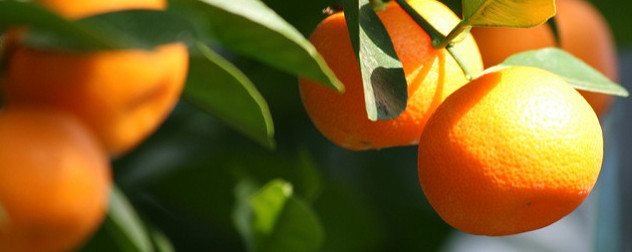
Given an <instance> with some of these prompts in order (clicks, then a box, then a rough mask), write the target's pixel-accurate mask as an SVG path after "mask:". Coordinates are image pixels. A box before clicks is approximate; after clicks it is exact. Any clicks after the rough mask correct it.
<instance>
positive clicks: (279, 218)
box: [233, 180, 323, 251]
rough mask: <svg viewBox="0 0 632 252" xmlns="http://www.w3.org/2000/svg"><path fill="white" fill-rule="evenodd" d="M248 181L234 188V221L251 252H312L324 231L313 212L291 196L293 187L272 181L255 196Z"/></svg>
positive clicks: (317, 245) (320, 241) (285, 183)
mask: <svg viewBox="0 0 632 252" xmlns="http://www.w3.org/2000/svg"><path fill="white" fill-rule="evenodd" d="M252 188H253V185H252V184H251V183H248V182H247V181H245V182H242V183H240V184H239V185H238V187H237V196H238V199H237V200H238V201H237V207H236V210H235V212H234V215H233V220H234V221H235V224H236V226H237V228H238V230H240V233H241V234H242V236H244V240H245V241H246V242H247V243H248V245H249V246H248V247H249V248H250V249H251V250H252V251H313V250H316V249H318V247H320V245H321V244H322V242H323V230H322V227H321V225H320V222H319V221H318V219H317V218H316V215H315V214H314V212H313V210H312V209H311V208H310V207H309V206H308V205H307V204H305V203H304V202H303V201H301V200H299V199H297V198H295V197H294V196H293V191H292V185H291V184H289V183H287V182H285V181H283V180H273V181H271V182H269V183H268V184H266V185H265V186H264V187H263V188H261V189H260V190H259V191H257V192H255V193H248V192H249V191H252Z"/></svg>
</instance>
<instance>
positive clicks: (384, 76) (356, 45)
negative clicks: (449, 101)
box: [343, 0, 408, 121]
mask: <svg viewBox="0 0 632 252" xmlns="http://www.w3.org/2000/svg"><path fill="white" fill-rule="evenodd" d="M343 4H344V9H345V19H346V21H347V27H348V29H349V35H350V38H351V44H352V45H353V49H354V51H355V54H356V56H357V58H358V62H359V64H360V71H361V72H362V82H363V86H364V99H365V104H366V111H367V115H368V118H369V119H370V120H372V121H375V120H389V119H393V118H396V117H398V116H399V115H400V114H401V113H402V112H404V110H406V102H407V100H408V90H407V88H408V85H407V84H406V76H405V74H404V68H403V66H402V63H401V62H400V61H399V59H398V58H397V54H396V53H395V48H394V47H393V43H392V42H391V38H390V37H389V35H388V32H387V31H386V28H385V27H384V24H382V21H380V19H379V17H378V16H377V14H376V13H375V11H374V10H373V7H372V6H371V4H370V3H369V0H344V1H343Z"/></svg>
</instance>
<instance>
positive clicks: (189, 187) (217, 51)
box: [0, 0, 629, 251]
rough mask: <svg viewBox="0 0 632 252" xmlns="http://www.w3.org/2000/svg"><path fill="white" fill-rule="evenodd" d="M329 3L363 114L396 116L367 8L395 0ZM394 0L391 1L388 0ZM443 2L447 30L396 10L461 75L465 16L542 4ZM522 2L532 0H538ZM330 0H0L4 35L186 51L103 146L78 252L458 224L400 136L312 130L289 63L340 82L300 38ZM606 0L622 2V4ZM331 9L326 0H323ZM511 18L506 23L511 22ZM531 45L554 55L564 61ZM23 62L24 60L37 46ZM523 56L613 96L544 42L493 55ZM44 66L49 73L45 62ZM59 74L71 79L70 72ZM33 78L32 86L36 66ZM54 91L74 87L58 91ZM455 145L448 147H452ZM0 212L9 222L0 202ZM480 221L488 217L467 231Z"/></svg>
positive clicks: (413, 232)
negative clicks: (166, 92) (170, 88)
mask: <svg viewBox="0 0 632 252" xmlns="http://www.w3.org/2000/svg"><path fill="white" fill-rule="evenodd" d="M428 1H429V0H428ZM47 2H51V3H54V2H55V1H47ZM90 2H97V1H90ZM342 2H343V3H344V7H345V17H346V23H347V25H348V26H347V28H348V31H349V34H350V35H351V36H350V38H351V39H350V43H351V48H352V49H353V54H354V56H355V57H357V59H356V61H357V62H358V63H359V64H358V65H357V71H359V74H360V76H361V78H360V79H361V82H360V83H359V85H362V87H361V88H362V89H363V90H364V92H363V95H364V103H365V109H366V116H367V119H368V120H369V121H371V120H372V121H388V120H391V119H393V118H397V117H398V116H399V115H400V113H402V112H403V111H404V109H405V108H406V107H407V103H408V98H407V96H408V95H409V94H407V93H408V90H406V85H407V81H408V80H407V79H406V76H405V75H404V74H403V73H404V72H406V71H407V70H406V68H407V66H406V65H404V66H402V64H406V60H405V59H401V60H402V62H400V61H399V60H400V59H399V58H398V56H400V55H398V54H399V53H400V52H399V51H398V50H397V48H395V49H394V50H393V48H392V46H393V45H395V46H397V42H396V41H395V39H394V41H393V44H391V43H390V40H391V39H390V37H389V35H390V34H388V33H387V32H386V30H388V27H386V28H387V29H382V28H380V27H381V22H380V21H379V19H378V18H377V16H379V15H381V14H377V15H376V13H381V12H380V11H382V10H383V9H384V8H388V7H387V4H395V3H394V1H391V3H388V1H371V3H372V5H369V1H368V0H367V1H364V0H362V1H357V2H356V1H342ZM397 2H398V4H399V5H405V2H404V1H399V0H398V1H397ZM443 2H444V3H446V4H447V5H448V6H450V7H452V8H453V9H454V10H455V13H457V14H460V18H461V19H462V20H469V21H463V22H461V23H460V25H457V26H455V27H456V29H454V30H453V31H454V32H452V33H450V29H446V28H440V27H437V28H439V30H440V31H441V32H442V33H439V32H437V31H436V30H434V27H433V26H432V25H429V24H428V23H427V22H426V20H425V18H427V17H424V16H423V15H422V16H418V15H417V14H419V13H417V12H416V11H414V9H413V11H410V9H408V10H407V13H406V14H407V15H408V17H405V18H406V19H408V18H409V20H413V21H414V23H416V24H418V25H419V26H420V27H422V29H423V30H424V32H425V33H427V34H428V37H429V38H430V40H431V41H432V46H433V48H435V49H436V50H440V49H443V48H445V49H446V51H448V52H447V53H444V54H445V56H446V58H449V59H450V60H451V59H454V60H455V61H456V62H457V63H458V64H459V65H460V67H461V70H462V71H463V72H462V73H461V74H462V75H463V76H465V77H468V78H475V77H477V75H478V74H479V73H478V71H477V70H476V69H472V68H471V67H470V66H469V64H467V63H466V61H464V60H463V58H462V56H463V55H462V53H459V52H458V50H454V48H455V46H453V43H456V44H458V43H460V42H461V41H462V39H463V36H462V35H461V34H465V33H463V32H464V31H467V30H468V27H469V26H470V25H490V22H500V23H497V24H493V25H511V26H532V25H536V24H539V23H542V22H544V21H546V19H547V18H549V17H550V16H552V15H553V14H554V12H550V11H549V12H545V13H544V15H542V16H539V17H533V16H529V17H527V18H526V20H527V21H530V22H527V23H520V22H521V21H520V20H522V21H524V20H525V19H524V18H520V15H522V14H525V13H526V14H533V13H536V14H538V13H539V12H537V11H528V10H529V4H527V6H514V7H513V8H515V9H512V8H507V9H504V11H509V12H510V14H511V15H505V18H504V19H503V18H502V17H501V18H500V19H499V20H500V21H499V20H497V19H494V18H492V19H491V20H484V19H482V20H481V18H480V17H481V16H489V15H479V14H480V13H479V12H478V11H479V10H482V12H485V8H480V7H481V6H483V5H479V6H472V3H479V4H480V3H487V4H488V5H487V6H492V7H494V6H495V5H494V3H496V4H497V3H503V2H505V3H507V2H513V1H508V0H488V1H464V3H465V4H464V5H461V4H460V2H459V1H447V0H446V1H443ZM532 2H534V3H542V4H547V3H551V2H553V0H550V1H548V0H547V1H532ZM468 3H469V6H468ZM337 4H340V2H339V1H334V0H331V1H326V2H323V1H301V2H295V3H289V2H287V1H281V0H267V1H263V2H261V1H256V0H238V1H218V0H203V1H202V0H173V1H169V6H168V9H167V10H166V11H157V10H127V11H123V10H121V9H117V8H113V9H112V11H111V12H107V13H100V14H96V13H95V15H92V14H91V15H89V16H84V17H81V18H80V19H76V20H68V19H65V18H63V17H60V16H58V15H57V14H55V13H54V12H53V11H51V10H48V9H46V8H43V7H42V6H40V5H37V4H34V3H31V2H25V1H9V0H2V1H0V29H2V31H3V32H5V31H8V30H13V29H15V28H19V29H22V28H26V29H25V30H24V35H23V37H22V38H21V39H20V40H19V41H18V42H16V43H18V45H20V46H27V47H30V48H36V49H37V50H43V51H63V52H64V53H70V54H79V55H80V54H84V53H109V52H110V51H116V50H121V49H125V50H127V49H134V50H139V51H140V50H146V51H147V50H152V49H153V48H156V47H157V46H160V45H162V44H167V43H174V42H182V43H184V44H186V45H187V49H188V51H189V54H190V58H189V62H188V63H189V64H188V65H189V68H188V71H187V73H188V76H187V80H186V83H185V86H184V91H183V94H182V99H181V102H180V103H179V104H178V105H177V106H176V108H175V110H174V112H173V113H172V114H171V115H170V117H169V118H168V119H167V120H166V121H165V123H164V124H162V126H161V127H160V128H159V129H158V131H157V132H155V134H153V135H151V136H150V137H149V138H148V139H146V140H145V141H143V140H140V142H141V143H139V144H140V145H137V147H132V148H131V149H129V150H128V151H127V154H125V155H120V156H114V157H112V159H111V162H112V167H113V169H112V175H113V180H114V183H115V184H116V186H115V187H113V189H112V192H111V194H110V195H111V197H110V202H109V208H108V210H109V211H108V216H107V218H105V220H104V221H103V223H102V224H101V228H100V229H99V230H98V231H97V232H96V233H95V234H94V235H93V236H92V239H90V240H88V241H86V243H85V244H84V247H83V248H82V249H81V250H82V251H152V250H159V251H169V250H171V249H176V250H177V251H215V250H221V251H223V250H231V251H233V250H237V251H239V250H250V251H252V250H254V251H262V250H264V251H266V250H269V251H304V250H333V251H365V250H387V249H388V250H436V249H437V248H439V247H440V246H442V244H443V242H444V241H445V239H446V237H447V235H448V233H449V232H450V230H451V226H450V225H453V226H454V227H456V228H461V229H464V228H462V227H461V226H459V225H457V224H454V222H452V221H450V220H449V219H448V218H445V216H444V215H443V214H442V212H441V211H442V210H441V209H440V208H437V206H436V203H433V201H432V200H430V202H429V203H427V202H426V201H425V200H424V191H422V189H420V186H419V183H420V182H421V183H422V186H423V185H424V183H427V182H424V181H423V179H421V180H420V179H419V178H418V174H417V172H418V171H417V169H415V168H416V167H418V166H419V169H420V171H422V167H423V165H424V163H427V162H428V163H432V162H429V161H424V160H426V159H422V158H421V155H420V161H419V164H418V162H417V161H418V160H417V156H418V150H417V147H416V146H407V147H397V148H388V149H383V150H380V151H363V152H353V151H349V150H346V149H343V148H340V147H339V146H337V145H335V144H332V143H331V142H329V141H328V140H327V139H326V138H325V137H323V136H322V135H321V134H320V133H319V131H318V130H317V129H316V128H315V127H314V125H313V124H312V122H311V121H310V118H309V117H308V115H307V113H306V112H305V110H304V109H303V105H302V100H301V97H300V95H299V88H298V86H297V85H296V82H297V81H296V78H297V76H300V78H303V79H309V80H311V81H313V82H314V83H319V84H320V85H322V87H323V88H325V90H327V91H329V92H332V93H334V94H335V93H337V92H342V91H344V90H345V89H347V91H348V90H349V88H348V87H347V86H348V85H350V84H349V83H346V82H345V81H344V79H343V78H340V76H338V72H337V70H336V69H335V66H334V65H333V64H329V65H328V64H327V62H329V61H328V60H327V59H326V58H323V57H322V56H320V53H319V51H318V50H319V49H317V47H314V46H313V45H312V44H311V43H310V42H309V41H308V40H307V39H306V37H307V36H308V35H309V34H311V32H312V31H313V30H314V28H315V27H316V26H317V24H318V23H319V22H320V21H321V20H323V19H325V17H326V16H325V15H323V14H322V13H321V12H320V10H321V9H323V8H324V7H325V6H326V5H331V6H336V5H337ZM596 4H597V6H601V7H604V6H605V4H604V3H601V2H599V3H596ZM618 4H621V6H624V5H626V4H627V5H629V3H627V2H623V1H619V2H618ZM501 5H502V4H501ZM532 5H535V4H532ZM51 6H53V5H51ZM75 7H76V10H78V11H79V12H82V11H86V10H85V9H84V8H85V7H82V6H81V5H79V4H77V5H76V6H75ZM606 7H607V6H606ZM404 9H406V8H404ZM516 9H520V11H519V12H511V10H516ZM602 9H603V10H608V8H602ZM610 9H612V8H610ZM337 10H339V9H338V8H336V7H333V8H329V9H328V12H329V13H333V12H336V11H337ZM374 10H375V11H374ZM501 10H503V9H502V8H501ZM525 10H527V11H525ZM477 13H479V14H477ZM491 13H497V12H496V10H494V11H492V12H491ZM540 14H542V13H540ZM64 15H68V16H67V17H71V18H79V17H77V16H73V14H64ZM501 16H503V15H501ZM606 17H609V15H606ZM615 17H616V18H619V19H622V17H621V16H615ZM623 18H625V17H623ZM472 20H474V21H476V22H474V21H472ZM515 20H519V21H518V22H517V23H511V22H514V21H515ZM615 20H617V19H615ZM622 20H624V21H623V23H625V21H627V20H625V19H622ZM468 22H469V23H468ZM430 23H431V24H432V21H430ZM433 25H434V24H433ZM451 26H454V25H451ZM376 27H377V28H376ZM612 27H613V28H614V29H613V31H614V35H615V38H616V39H618V42H619V43H620V45H626V43H629V38H628V37H626V36H628V35H629V34H628V33H626V32H625V28H623V27H625V26H621V25H620V24H616V23H613V25H612ZM618 27H620V28H618ZM448 28H451V27H448ZM343 30H344V29H343ZM390 36H391V37H393V35H390ZM446 36H447V38H446ZM3 40H5V41H3V47H2V48H1V49H2V51H1V52H2V61H0V62H1V64H2V65H1V66H0V67H1V68H0V69H1V70H2V72H1V74H2V76H3V78H4V77H5V76H6V74H7V69H11V67H12V63H11V60H10V58H11V54H12V53H11V52H12V47H13V46H12V45H11V44H13V42H11V43H7V42H6V41H11V40H12V38H11V36H8V35H5V36H4V37H3ZM8 45H9V46H8ZM345 46H349V45H345ZM470 53H472V52H471V51H470ZM324 54H325V53H323V55H324ZM333 56H334V57H335V56H336V55H333ZM534 58H536V59H537V58H548V59H551V58H555V59H561V62H563V63H564V64H565V66H564V67H560V66H559V65H556V64H551V63H555V61H553V62H552V61H538V60H534ZM347 60H348V59H347ZM33 61H34V62H36V63H37V58H36V57H35V59H33ZM149 61H151V60H149ZM348 61H349V62H354V60H353V59H351V60H348ZM137 64H146V63H142V62H141V63H137ZM525 64H527V65H533V66H536V67H540V68H544V69H546V70H549V71H551V72H553V73H554V74H556V75H559V76H561V78H563V79H565V80H566V81H569V80H571V79H573V77H578V76H579V77H580V78H575V79H573V80H574V81H569V82H571V84H573V85H574V86H575V87H578V88H584V89H590V90H593V91H599V92H606V93H609V94H617V95H623V94H625V93H626V92H625V90H623V89H621V88H620V87H619V86H618V85H616V84H614V83H612V82H610V81H609V80H608V79H607V78H603V76H601V75H599V74H598V73H596V72H595V71H593V69H592V68H589V67H587V66H586V65H584V64H582V63H581V62H578V61H577V60H576V59H575V58H572V57H571V56H569V55H568V54H566V53H564V52H563V51H559V50H553V49H549V50H544V51H537V52H529V53H526V54H521V55H516V56H514V57H512V58H510V59H508V60H507V61H505V62H504V63H502V65H501V66H499V67H498V68H508V67H512V66H516V65H525ZM29 66H30V64H29ZM424 66H427V65H423V64H422V66H421V67H419V69H425V68H424ZM330 67H331V68H333V69H330ZM402 68H403V71H402ZM62 69H63V68H62ZM108 69H110V68H108ZM565 69H566V70H568V69H571V70H572V71H563V70H565ZM383 70H388V71H383ZM39 71H44V70H31V71H29V72H30V73H31V74H32V75H33V76H38V75H37V73H38V72H39ZM46 71H50V72H53V73H55V71H53V70H51V69H50V68H47V70H46ZM64 71H71V70H64ZM164 71H168V69H167V70H164ZM418 71H421V70H418ZM495 71H498V69H488V71H487V73H488V74H489V73H491V74H493V73H494V72H495ZM500 71H504V70H500ZM112 72H114V71H113V70H112ZM59 74H60V76H62V77H63V76H65V73H59ZM429 74H436V72H434V71H429ZM27 76H28V75H27ZM73 76H77V78H79V77H80V76H81V73H73ZM119 77H120V76H119ZM371 77H373V78H371ZM120 78H121V80H117V81H116V82H117V83H118V84H119V85H120V86H121V87H123V88H124V87H125V86H130V88H131V87H135V85H136V86H137V85H138V84H136V83H134V81H133V79H134V78H131V77H130V78H125V77H120ZM339 78H340V80H339ZM376 79H377V80H386V81H382V82H375V81H374V80H376ZM578 79H579V80H588V81H578ZM39 82H42V83H41V85H46V84H48V80H47V79H44V80H41V81H39ZM51 83H52V84H54V85H62V84H59V83H55V82H51ZM117 83H113V85H114V86H116V84H117ZM36 84H37V83H36ZM3 85H4V84H3ZM466 85H467V84H466ZM49 88H50V87H49ZM69 88H73V87H69ZM46 90H48V89H46ZM122 90H125V89H122ZM103 92H107V91H103ZM122 92H123V93H125V91H122ZM35 93H37V92H35ZM67 93H68V94H70V93H74V92H71V91H67ZM110 95H111V99H107V97H108V96H104V97H106V99H103V100H102V101H101V102H103V103H104V104H109V103H111V102H115V101H116V100H117V99H118V98H119V97H120V96H119V95H117V94H116V93H112V94H110ZM70 97H71V98H76V99H80V98H81V97H80V96H76V95H74V94H73V95H71V96H70ZM384 97H387V98H384ZM9 98H10V97H7V96H4V95H3V96H2V99H3V102H4V103H6V104H13V103H14V101H12V99H9ZM317 98H318V97H316V99H317ZM573 99H575V98H573ZM18 100H20V98H18ZM342 104H343V105H344V102H342ZM38 106H42V107H48V106H50V105H48V104H43V105H42V104H38ZM360 106H361V105H360ZM83 110H85V111H86V112H83V113H85V114H88V115H90V116H91V117H93V118H97V119H99V118H103V116H102V115H101V113H100V112H98V111H96V110H92V109H90V108H88V107H85V108H83ZM359 112H362V111H359ZM273 119H274V120H273ZM431 120H432V119H431ZM436 120H439V119H436ZM488 120H490V121H494V120H495V119H494V118H493V117H492V118H488ZM273 122H274V124H273ZM127 127H128V128H133V127H132V126H127ZM481 127H482V126H481ZM391 130H396V129H391ZM148 134H151V133H148ZM373 134H377V135H380V134H386V132H384V133H381V132H379V130H378V132H375V133H373ZM419 135H420V136H421V133H419ZM487 140H488V141H491V140H494V139H487ZM411 142H412V141H411ZM43 151H45V150H43ZM437 156H438V157H439V155H437ZM458 158H462V157H461V156H457V157H452V159H453V160H458ZM501 162H502V161H501ZM422 173H423V171H422V172H420V174H419V176H422ZM15 175H19V174H17V173H16V174H15ZM526 181H528V180H526ZM466 182H467V181H466ZM446 183H448V182H446ZM588 184H590V183H588ZM457 185H458V183H457ZM24 186H25V187H26V186H27V185H24ZM587 187H592V185H591V186H587ZM586 190H590V189H589V188H588V189H586ZM495 196H498V195H495ZM429 198H430V196H429ZM579 201H581V200H579ZM1 204H2V202H0V205H1ZM0 209H1V208H0ZM434 209H437V211H438V212H439V215H438V214H437V213H436V212H435V211H434ZM562 212H564V211H562ZM440 215H441V217H444V219H445V222H444V220H442V219H441V217H440ZM466 216H467V215H466ZM0 217H2V218H4V219H0V220H7V219H10V218H7V216H6V213H5V215H0ZM9 217H10V216H9ZM530 218H531V217H530ZM555 218H557V217H555ZM552 221H554V220H552ZM446 222H447V223H450V225H449V224H447V223H446ZM484 225H488V224H480V225H479V226H478V228H485V226H484ZM465 231H468V230H465ZM524 231H527V230H524ZM469 232H473V231H469Z"/></svg>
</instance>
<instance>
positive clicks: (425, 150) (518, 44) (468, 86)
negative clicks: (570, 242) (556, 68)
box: [299, 0, 617, 235]
mask: <svg viewBox="0 0 632 252" xmlns="http://www.w3.org/2000/svg"><path fill="white" fill-rule="evenodd" d="M408 4H409V5H411V6H412V7H413V8H414V9H415V10H416V11H417V12H418V13H419V14H420V15H422V16H423V17H424V18H425V19H426V20H427V21H428V22H429V23H430V24H432V25H433V26H434V27H435V28H437V30H439V31H440V32H442V33H444V34H447V32H449V31H450V29H452V28H453V27H454V26H455V25H456V24H457V23H458V22H459V21H460V20H459V18H458V17H457V16H456V15H455V14H454V13H453V12H452V11H451V10H450V9H448V8H447V7H446V6H444V5H443V4H441V3H440V2H438V1H436V0H409V1H408ZM556 5H557V10H558V15H557V16H556V18H555V22H556V23H557V28H558V31H559V35H560V42H561V43H560V45H559V46H560V47H561V48H562V49H565V50H567V51H568V52H570V53H572V54H574V55H575V56H577V57H579V58H581V59H583V60H584V61H586V62H587V63H588V64H590V65H592V66H593V67H595V68H596V69H598V70H600V71H602V72H603V73H604V74H606V75H607V76H609V77H610V78H612V79H616V77H617V76H616V75H617V71H616V68H617V63H616V57H615V52H614V45H613V43H612V39H611V37H610V34H609V30H608V27H607V25H606V23H605V22H604V20H603V18H602V17H601V16H600V15H599V13H598V12H596V10H595V9H594V8H593V7H592V6H590V5H589V4H588V3H587V2H585V1H584V0H558V1H556ZM378 16H379V18H380V19H381V20H382V22H383V23H384V26H385V27H386V30H387V31H388V33H389V35H390V37H391V39H392V41H393V45H394V47H395V51H396V53H397V55H398V56H399V58H400V60H401V62H402V64H403V68H404V72H405V74H406V80H407V82H408V95H409V98H408V107H407V108H406V110H405V111H404V112H403V113H402V114H401V116H399V117H398V118H396V119H392V120H387V121H370V120H369V119H367V114H366V112H365V105H364V98H363V95H364V94H363V86H362V80H361V74H360V70H359V67H358V63H357V61H356V58H355V56H354V53H353V49H352V47H351V43H350V40H349V34H348V31H347V27H346V22H345V18H344V14H343V13H336V14H333V15H331V16H329V17H327V18H326V19H325V20H324V21H322V22H321V23H320V24H319V25H318V27H317V28H316V29H315V31H314V32H313V33H312V35H311V37H310V41H311V42H312V43H313V44H314V46H315V47H316V48H317V50H318V51H319V52H320V53H321V54H322V55H323V57H324V58H325V60H326V61H327V63H328V64H329V66H330V67H331V68H332V69H333V71H334V72H335V74H336V76H337V77H338V78H339V79H340V80H341V81H342V82H343V83H344V84H345V88H346V92H345V93H343V94H338V93H336V92H334V91H332V90H329V89H327V88H325V87H323V86H322V85H319V84H318V83H315V82H313V81H311V80H308V79H304V78H300V79H299V85H300V92H301V97H302V100H303V103H304V106H305V109H306V110H307V112H308V114H309V116H310V118H311V119H312V121H313V122H314V124H315V125H316V127H317V128H318V129H319V130H320V131H321V132H322V133H323V134H324V135H325V136H326V137H327V138H328V139H330V140H331V141H332V142H334V143H336V144H338V145H340V146H342V147H345V148H347V149H351V150H365V149H380V148H386V147H393V146H403V145H418V146H419V157H418V174H419V181H420V184H421V187H422V189H423V191H424V194H425V195H426V198H427V199H428V201H429V202H430V204H431V205H432V206H433V208H434V209H435V210H436V211H437V213H438V214H439V215H440V216H441V217H442V218H443V219H444V220H445V221H446V222H447V223H449V224H450V225H452V226H453V227H455V228H458V229H460V230H462V231H465V232H468V233H472V234H481V235H510V234H516V233H521V232H526V231H530V230H534V229H538V228H541V227H544V226H547V225H549V224H551V223H553V222H555V221H557V220H559V219H560V218H562V217H564V216H565V215H567V214H568V213H570V212H571V211H573V210H574V209H575V208H576V207H577V206H578V205H579V204H580V203H581V202H582V201H583V200H584V199H585V197H586V196H587V195H588V193H589V192H590V191H591V190H592V187H593V186H594V184H595V182H596V179H597V176H598V174H599V171H600V169H601V162H602V157H603V137H602V131H601V126H600V124H599V120H598V117H597V114H596V113H595V111H597V113H598V114H604V113H605V112H606V109H607V107H608V105H609V103H610V102H611V97H610V96H607V95H602V94H597V93H588V92H581V93H580V92H577V91H576V90H575V89H573V88H572V87H571V86H570V85H569V84H568V83H566V82H565V81H564V80H563V79H561V78H560V77H558V76H556V75H555V74H552V73H550V72H547V71H544V70H541V69H538V68H534V67H519V66H518V67H511V68H504V69H501V70H498V71H494V72H490V73H486V74H484V75H482V76H479V77H478V78H476V79H475V80H473V81H468V80H467V79H466V77H465V75H464V74H463V72H462V71H461V69H460V68H459V66H458V65H457V64H456V62H455V61H454V59H453V58H452V57H451V56H450V55H449V54H447V52H446V50H445V49H434V48H433V47H432V45H431V41H430V37H429V36H428V35H427V34H426V33H425V32H424V30H423V29H422V28H421V27H419V26H418V25H417V24H416V23H415V21H413V19H412V18H410V17H409V16H408V15H407V14H406V13H405V12H404V11H403V10H402V9H401V7H400V6H399V5H398V4H396V3H394V2H393V1H391V3H390V4H389V5H388V6H387V7H386V9H385V10H383V11H379V12H378ZM585 34H591V36H592V37H591V38H590V39H587V38H584V37H582V36H584V35H585ZM472 35H473V36H472ZM475 40H476V42H475ZM477 44H478V45H477ZM555 45H556V43H555V39H554V35H553V33H552V31H551V28H550V27H548V25H547V24H543V25H541V26H539V27H536V28H531V29H519V28H475V29H473V30H472V34H468V36H467V37H466V38H465V39H464V40H463V41H462V42H459V43H457V44H456V45H455V47H454V50H456V51H457V53H458V54H459V55H460V56H461V58H462V60H463V61H464V63H465V64H467V65H468V66H469V67H470V68H471V71H473V72H474V73H480V72H481V71H482V70H483V68H484V67H489V66H493V65H496V64H498V63H500V62H501V61H502V60H504V59H505V58H506V57H508V56H510V55H511V54H513V53H517V52H521V51H525V50H531V49H538V48H542V47H548V46H555ZM479 48H480V50H479ZM582 95H584V97H585V98H584V97H582ZM587 100H588V101H587ZM591 105H592V107H593V108H594V110H593V108H591Z"/></svg>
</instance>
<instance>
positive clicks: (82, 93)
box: [3, 43, 188, 155]
mask: <svg viewBox="0 0 632 252" xmlns="http://www.w3.org/2000/svg"><path fill="white" fill-rule="evenodd" d="M187 69H188V51H187V47H186V45H184V44H181V43H176V44H167V45H163V46H160V47H158V48H156V49H155V50H154V51H144V50H120V51H102V52H91V53H80V54H73V53H66V52H57V51H55V52H53V51H40V50H35V49H29V48H25V47H20V48H17V49H15V50H14V51H13V52H12V53H11V55H10V59H9V64H8V68H7V71H6V75H5V82H4V86H3V92H4V96H5V99H6V102H7V103H10V104H38V105H43V106H52V107H56V108H60V109H63V110H66V111H71V112H73V113H75V114H76V115H78V116H79V117H80V118H81V119H83V120H84V121H85V123H86V124H88V125H89V126H90V127H91V128H92V129H93V130H94V131H95V132H96V134H97V135H98V137H99V139H100V140H101V142H102V144H103V145H104V146H105V147H106V149H107V151H108V152H109V153H112V154H114V155H117V154H121V153H124V152H126V151H128V150H130V149H131V148H133V147H135V146H136V145H137V144H138V143H140V142H141V141H142V140H143V139H145V138H146V137H147V136H148V135H149V134H151V133H152V132H153V131H154V130H155V129H156V128H157V127H158V126H159V125H160V124H161V123H162V122H163V121H164V119H165V118H166V117H167V116H168V114H169V112H171V110H172V109H173V107H174V106H175V104H176V102H177V101H178V99H179V97H180V94H181V93H182V89H183V87H184V82H185V79H186V73H187Z"/></svg>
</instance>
